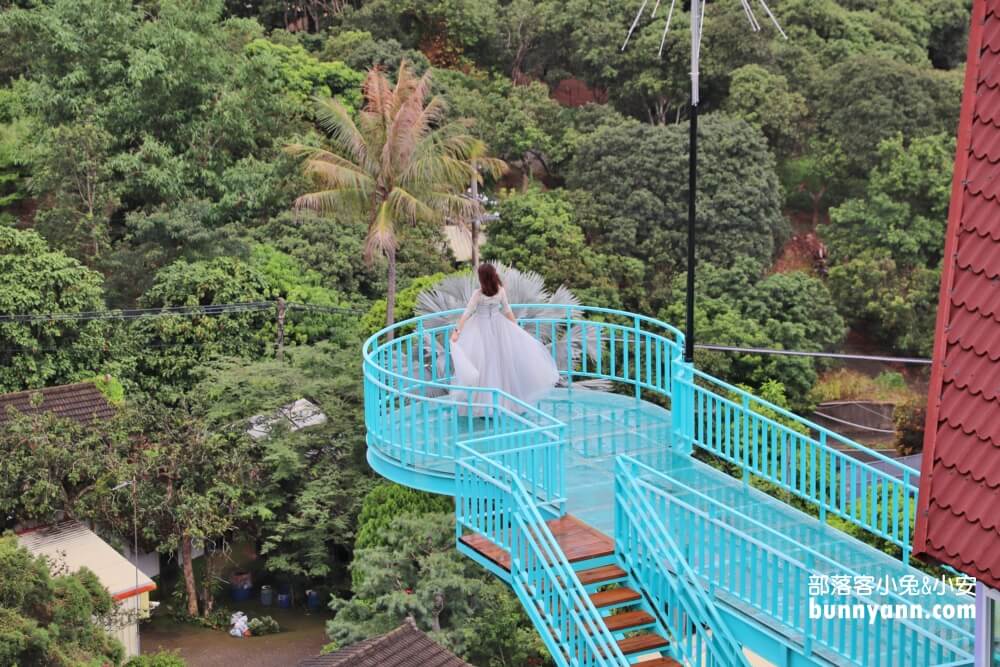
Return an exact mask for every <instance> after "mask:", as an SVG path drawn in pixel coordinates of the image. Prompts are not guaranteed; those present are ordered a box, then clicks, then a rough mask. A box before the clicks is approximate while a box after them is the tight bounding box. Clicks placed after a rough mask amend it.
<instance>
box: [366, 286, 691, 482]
mask: <svg viewBox="0 0 1000 667" xmlns="http://www.w3.org/2000/svg"><path fill="white" fill-rule="evenodd" d="M513 308H514V311H515V313H516V314H517V315H518V316H519V322H520V324H521V325H522V326H523V327H524V328H525V329H526V330H527V331H528V332H529V333H532V334H534V335H535V336H536V337H537V338H539V339H540V340H542V341H543V342H545V344H546V345H547V347H548V348H549V350H550V352H551V354H552V356H553V358H554V359H555V360H556V362H557V364H558V366H559V368H560V373H561V376H562V378H563V382H564V383H565V384H567V385H572V384H573V382H574V381H578V380H594V379H599V380H606V381H611V382H614V383H617V384H622V385H626V386H628V387H629V388H630V391H631V392H633V393H634V394H635V395H636V396H637V397H640V396H641V395H642V392H643V391H648V392H651V393H653V394H655V395H659V396H662V397H664V398H667V399H669V397H670V396H671V393H672V383H673V378H674V376H675V375H676V372H675V369H676V366H677V363H678V361H677V360H678V358H679V354H680V350H681V348H682V347H683V335H682V334H681V333H680V332H679V331H678V330H677V329H675V328H673V327H671V326H670V325H668V324H666V323H664V322H661V321H659V320H656V319H653V318H649V317H643V316H641V315H635V314H632V313H625V312H621V311H616V310H611V309H607V308H591V307H586V306H572V305H547V304H542V305H516V306H514V307H513ZM460 314H461V311H460V310H454V311H448V312H444V313H434V314H431V315H425V316H422V317H416V318H413V319H409V320H406V321H404V322H399V323H397V324H396V325H394V326H393V327H390V328H387V329H383V330H382V331H380V332H378V333H377V334H375V335H374V336H372V337H371V338H369V339H368V341H367V342H366V343H365V347H364V374H365V426H366V428H367V432H368V444H369V448H370V452H373V453H374V454H375V455H377V456H378V457H381V458H383V459H385V460H386V461H388V462H391V463H392V464H394V465H396V466H398V467H400V468H402V469H403V470H404V471H407V472H410V473H413V474H424V475H440V476H443V477H446V478H450V477H452V476H453V474H454V462H455V458H456V446H457V444H458V443H459V442H460V441H463V440H468V439H470V438H472V437H475V436H472V435H470V434H473V433H475V434H476V435H477V436H479V437H487V436H495V435H501V434H510V436H511V437H512V438H515V437H518V436H516V435H514V434H515V433H519V432H523V431H528V430H531V429H535V428H541V429H549V430H558V429H559V428H561V427H562V422H560V421H559V420H558V419H555V418H554V417H552V416H550V415H548V414H546V413H544V412H542V411H540V410H538V409H537V408H536V407H534V406H530V405H527V404H525V403H523V402H522V401H519V400H518V399H516V398H514V397H513V396H510V395H508V394H506V393H504V392H503V391H500V390H498V389H485V388H478V387H477V388H472V387H462V386H458V385H454V384H452V382H451V380H452V375H453V368H452V366H451V355H450V349H451V342H450V335H451V331H452V329H453V328H454V321H455V320H457V318H458V316H459V315H460ZM585 316H590V317H594V318H602V319H601V320H597V319H584V317H585ZM504 407H508V408H509V407H515V408H517V411H515V410H511V409H502V408H504ZM477 415H485V419H476V416H477Z"/></svg>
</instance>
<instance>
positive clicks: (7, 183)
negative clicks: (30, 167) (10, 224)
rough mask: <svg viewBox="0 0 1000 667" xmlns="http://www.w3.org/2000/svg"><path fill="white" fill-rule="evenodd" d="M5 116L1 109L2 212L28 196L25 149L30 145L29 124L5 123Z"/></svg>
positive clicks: (20, 121)
mask: <svg viewBox="0 0 1000 667" xmlns="http://www.w3.org/2000/svg"><path fill="white" fill-rule="evenodd" d="M3 116H4V114H3V112H2V109H0V211H3V210H4V209H6V208H9V207H10V206H12V205H14V204H16V203H18V202H19V201H21V200H23V199H24V198H25V197H27V196H28V182H27V173H26V172H27V162H28V161H27V159H26V156H25V152H26V151H25V148H24V145H25V144H27V143H28V141H27V138H28V137H27V134H28V128H27V123H26V122H25V121H24V120H18V121H14V122H3V120H4V119H3ZM0 220H2V218H0Z"/></svg>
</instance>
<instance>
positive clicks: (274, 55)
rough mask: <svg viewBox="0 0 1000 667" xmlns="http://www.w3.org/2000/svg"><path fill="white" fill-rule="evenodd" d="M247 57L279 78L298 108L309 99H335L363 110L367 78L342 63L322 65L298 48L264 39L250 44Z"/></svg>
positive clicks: (324, 63) (321, 62)
mask: <svg viewBox="0 0 1000 667" xmlns="http://www.w3.org/2000/svg"><path fill="white" fill-rule="evenodd" d="M246 53H247V56H248V57H249V58H250V60H251V62H253V63H254V64H256V65H258V66H260V67H262V68H265V69H268V70H271V71H272V73H273V75H274V76H275V77H278V78H280V80H281V82H282V83H281V85H282V86H283V87H284V88H285V89H286V90H287V91H288V93H287V94H288V96H289V98H290V100H291V102H292V103H293V104H294V105H296V106H299V107H301V106H303V105H305V103H306V101H307V100H308V99H309V98H310V97H314V96H319V97H333V96H335V95H336V96H338V97H341V99H343V101H344V103H345V104H347V105H348V106H349V107H350V108H352V109H358V108H360V106H361V82H362V81H364V74H362V73H361V72H358V71H356V70H353V69H351V68H350V67H348V66H347V65H345V64H344V63H342V62H323V61H320V60H317V59H316V57H315V56H312V55H310V54H309V53H308V52H307V51H306V50H305V49H304V48H303V47H302V46H300V45H298V44H296V45H293V46H285V45H283V44H275V43H274V42H272V41H269V40H267V39H262V38H260V39H255V40H253V41H252V42H250V43H249V44H247V45H246Z"/></svg>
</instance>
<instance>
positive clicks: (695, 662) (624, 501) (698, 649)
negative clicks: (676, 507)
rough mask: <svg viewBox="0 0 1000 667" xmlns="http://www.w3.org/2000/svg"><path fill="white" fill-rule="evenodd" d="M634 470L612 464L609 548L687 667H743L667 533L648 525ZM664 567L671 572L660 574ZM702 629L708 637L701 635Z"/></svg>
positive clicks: (625, 462) (629, 462)
mask: <svg viewBox="0 0 1000 667" xmlns="http://www.w3.org/2000/svg"><path fill="white" fill-rule="evenodd" d="M638 465H639V462H638V461H636V460H635V459H634V458H632V457H630V456H620V457H618V458H617V459H616V461H615V543H616V544H617V545H618V551H619V553H620V554H621V555H622V557H623V558H624V560H625V562H626V564H627V565H628V567H629V569H630V570H631V571H632V572H633V573H634V575H635V576H636V578H637V579H638V580H639V584H640V587H641V589H642V591H643V592H644V593H645V594H646V595H648V596H649V597H650V598H652V602H653V604H652V605H651V606H652V608H653V609H654V611H655V613H656V615H657V616H658V617H660V622H661V625H663V626H664V627H666V628H668V629H669V630H670V632H671V633H672V634H674V635H678V634H679V635H680V637H679V638H678V639H679V641H676V642H675V646H677V647H678V649H679V650H680V651H681V652H682V653H683V655H684V658H685V661H686V663H687V664H689V665H691V666H700V665H706V664H708V665H716V664H719V665H723V666H724V667H738V666H740V665H742V666H743V667H749V662H748V661H747V659H746V656H745V655H744V654H743V651H742V649H741V648H740V645H739V643H738V642H737V641H736V638H735V637H734V636H733V634H732V632H731V631H730V630H729V626H728V625H727V624H726V622H725V621H724V620H723V619H722V617H721V616H720V615H719V612H718V610H717V609H716V607H715V603H714V602H713V601H712V600H710V599H709V597H708V595H707V594H706V592H705V591H704V589H702V587H701V578H700V577H699V576H698V575H697V574H696V573H695V571H694V570H693V569H692V567H691V565H690V563H688V561H687V559H686V558H685V557H684V554H683V553H682V552H681V550H680V547H678V546H677V544H676V543H675V542H674V540H673V538H672V537H671V536H670V533H669V532H668V531H666V530H664V527H663V526H662V525H659V524H657V523H655V522H654V521H653V520H652V518H653V517H654V516H656V514H655V513H654V510H653V507H652V506H651V505H650V504H649V503H648V502H647V501H646V500H645V498H643V497H642V495H641V491H640V489H639V485H638V478H637V477H636V476H635V473H634V472H633V470H635V469H636V466H638ZM629 466H631V467H632V470H630V469H629ZM668 564H669V565H670V566H671V569H672V570H673V572H669V571H668V570H667V569H666V567H665V566H666V565H668ZM664 614H667V615H668V617H666V618H664ZM671 617H672V618H671ZM692 625H693V626H694V627H693V628H692ZM706 628H707V629H708V630H710V631H709V632H704V630H705V629H706Z"/></svg>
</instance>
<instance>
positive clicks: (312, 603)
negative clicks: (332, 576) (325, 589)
mask: <svg viewBox="0 0 1000 667" xmlns="http://www.w3.org/2000/svg"><path fill="white" fill-rule="evenodd" d="M306 607H308V608H309V609H310V611H316V610H317V609H319V593H317V592H316V591H313V590H308V591H306Z"/></svg>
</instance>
